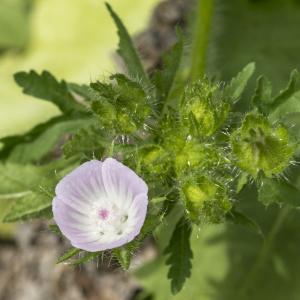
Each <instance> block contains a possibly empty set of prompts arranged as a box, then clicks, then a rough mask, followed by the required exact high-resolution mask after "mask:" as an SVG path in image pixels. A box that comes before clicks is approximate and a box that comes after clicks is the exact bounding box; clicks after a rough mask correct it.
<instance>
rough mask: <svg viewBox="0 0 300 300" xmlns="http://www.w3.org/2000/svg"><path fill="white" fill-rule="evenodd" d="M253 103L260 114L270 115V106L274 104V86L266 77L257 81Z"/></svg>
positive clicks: (261, 77)
mask: <svg viewBox="0 0 300 300" xmlns="http://www.w3.org/2000/svg"><path fill="white" fill-rule="evenodd" d="M251 102H252V104H253V105H254V106H255V107H257V108H258V110H259V112H261V113H263V114H264V115H267V114H268V111H269V109H268V105H269V104H270V103H271V102H272V84H271V82H270V81H269V80H268V79H267V78H266V77H264V76H260V77H259V78H258V79H257V82H256V88H255V91H254V94H253V96H252V99H251Z"/></svg>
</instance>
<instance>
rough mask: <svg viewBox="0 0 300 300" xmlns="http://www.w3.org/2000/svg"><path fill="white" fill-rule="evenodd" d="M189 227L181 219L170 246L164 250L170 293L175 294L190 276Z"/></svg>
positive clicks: (184, 220) (191, 255)
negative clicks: (167, 266)
mask: <svg viewBox="0 0 300 300" xmlns="http://www.w3.org/2000/svg"><path fill="white" fill-rule="evenodd" d="M191 233H192V228H191V225H190V224H189V223H188V222H187V220H186V219H185V218H184V217H183V218H181V219H180V220H179V222H178V223H177V225H176V227H175V230H174V232H173V235H172V237H171V240H170V244H169V245H168V247H167V248H166V249H165V254H166V255H169V257H168V259H167V260H166V264H167V265H170V269H169V273H168V278H169V279H170V280H171V291H172V293H173V294H177V293H178V292H179V291H180V290H181V289H182V287H183V285H184V282H185V280H186V278H188V277H190V276H191V268H192V263H191V260H192V258H193V252H192V250H191V247H190V236H191Z"/></svg>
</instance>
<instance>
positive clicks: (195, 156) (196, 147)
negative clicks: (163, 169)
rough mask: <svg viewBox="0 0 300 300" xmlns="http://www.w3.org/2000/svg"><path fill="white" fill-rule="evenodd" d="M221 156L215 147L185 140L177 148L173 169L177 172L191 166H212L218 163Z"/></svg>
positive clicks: (181, 171) (188, 168)
mask: <svg viewBox="0 0 300 300" xmlns="http://www.w3.org/2000/svg"><path fill="white" fill-rule="evenodd" d="M221 159H222V158H221V157H219V153H218V152H217V149H216V148H215V147H212V146H211V145H205V144H203V143H199V142H196V141H187V142H186V143H185V145H184V146H183V148H181V149H179V150H178V151H177V153H176V156H175V170H176V173H177V174H180V173H183V172H185V171H187V170H190V169H191V168H193V169H195V168H197V169H198V170H199V169H201V168H207V167H209V168H212V167H213V166H215V165H217V164H218V163H220V160H221Z"/></svg>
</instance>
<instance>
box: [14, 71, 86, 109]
mask: <svg viewBox="0 0 300 300" xmlns="http://www.w3.org/2000/svg"><path fill="white" fill-rule="evenodd" d="M15 81H16V83H17V84H18V85H19V86H20V87H22V88H23V93H24V94H27V95H30V96H33V97H36V98H39V99H43V100H47V101H51V102H53V103H54V104H55V105H56V106H58V107H59V109H60V110H61V111H62V112H63V113H65V114H68V113H70V112H72V111H74V110H75V111H85V108H84V106H83V105H81V104H79V103H78V102H77V101H76V99H75V98H74V96H73V95H72V94H71V92H70V91H69V89H68V85H67V83H66V82H65V81H61V82H59V81H57V80H56V79H55V77H54V76H53V75H52V74H50V73H49V72H47V71H43V72H42V73H41V75H39V74H38V73H37V72H35V71H32V70H31V71H30V72H28V73H26V72H19V73H16V74H15Z"/></svg>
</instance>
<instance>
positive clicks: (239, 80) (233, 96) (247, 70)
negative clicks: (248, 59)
mask: <svg viewBox="0 0 300 300" xmlns="http://www.w3.org/2000/svg"><path fill="white" fill-rule="evenodd" d="M254 71H255V63H253V62H252V63H249V64H248V65H246V66H245V67H244V69H243V70H242V71H241V72H239V73H238V74H237V75H236V77H234V78H232V79H231V81H230V83H229V84H228V85H227V86H226V87H225V91H224V93H225V96H226V97H228V98H229V99H230V100H231V102H232V103H236V102H237V101H238V100H239V98H240V97H241V95H242V93H243V91H244V90H245V88H246V86H247V83H248V81H249V79H250V78H251V77H252V75H253V73H254Z"/></svg>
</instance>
